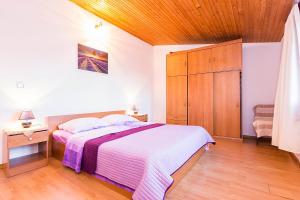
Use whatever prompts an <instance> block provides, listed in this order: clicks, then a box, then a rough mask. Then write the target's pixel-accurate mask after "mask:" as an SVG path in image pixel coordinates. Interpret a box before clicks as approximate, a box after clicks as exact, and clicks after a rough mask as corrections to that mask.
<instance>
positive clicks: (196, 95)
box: [188, 73, 213, 134]
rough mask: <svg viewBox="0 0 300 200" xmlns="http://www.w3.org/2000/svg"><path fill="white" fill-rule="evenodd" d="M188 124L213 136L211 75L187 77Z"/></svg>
mask: <svg viewBox="0 0 300 200" xmlns="http://www.w3.org/2000/svg"><path fill="white" fill-rule="evenodd" d="M188 86H189V88H188V124H189V125H197V126H202V127H203V128H205V129H206V130H207V131H208V132H209V133H210V134H213V73H205V74H196V75H189V76H188Z"/></svg>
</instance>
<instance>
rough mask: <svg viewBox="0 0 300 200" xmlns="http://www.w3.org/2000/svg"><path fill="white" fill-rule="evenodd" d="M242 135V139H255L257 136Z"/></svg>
mask: <svg viewBox="0 0 300 200" xmlns="http://www.w3.org/2000/svg"><path fill="white" fill-rule="evenodd" d="M242 137H243V139H248V140H256V139H257V137H256V136H254V135H243V136H242Z"/></svg>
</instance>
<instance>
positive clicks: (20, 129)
mask: <svg viewBox="0 0 300 200" xmlns="http://www.w3.org/2000/svg"><path fill="white" fill-rule="evenodd" d="M47 130H48V126H46V125H32V126H31V127H30V128H23V127H22V126H17V127H11V128H6V129H4V130H3V131H4V132H5V133H6V134H7V135H17V134H21V133H28V132H39V131H47Z"/></svg>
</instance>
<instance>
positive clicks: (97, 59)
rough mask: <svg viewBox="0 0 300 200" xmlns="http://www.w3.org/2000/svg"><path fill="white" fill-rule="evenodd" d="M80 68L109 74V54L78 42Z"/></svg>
mask: <svg viewBox="0 0 300 200" xmlns="http://www.w3.org/2000/svg"><path fill="white" fill-rule="evenodd" d="M78 69H82V70H87V71H93V72H99V73H104V74H108V54H107V53H106V52H103V51H100V50H96V49H93V48H90V47H87V46H84V45H81V44H78Z"/></svg>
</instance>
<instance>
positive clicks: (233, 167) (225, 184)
mask: <svg viewBox="0 0 300 200" xmlns="http://www.w3.org/2000/svg"><path fill="white" fill-rule="evenodd" d="M0 199H1V200H2V199H3V200H10V199H11V200H23V199H24V200H27V199H30V200H40V199H43V200H48V199H49V200H50V199H51V200H52V199H53V200H61V199H63V200H69V199H70V200H71V199H72V200H77V199H78V200H81V199H101V200H102V199H103V200H105V199H120V200H122V199H126V198H125V197H124V196H122V195H121V194H119V193H118V192H117V191H115V190H112V189H110V188H109V187H108V186H107V184H103V183H102V182H100V181H99V180H98V179H96V178H94V177H91V176H90V175H87V174H85V173H81V174H79V175H78V174H76V173H74V172H73V171H72V170H70V169H67V168H64V167H62V165H61V164H60V162H59V161H57V160H54V159H50V164H49V166H47V167H44V168H41V169H38V170H35V171H31V172H28V173H25V174H22V175H18V176H15V177H12V178H6V177H5V176H4V174H3V172H2V171H0ZM166 199H167V200H172V199H174V200H183V199H184V200H186V199H192V200H196V199H197V200H201V199H224V200H225V199H226V200H227V199H228V200H229V199H230V200H232V199H239V200H240V199H253V200H254V199H255V200H260V199H262V200H265V199H278V200H280V199H300V168H299V166H298V165H297V164H296V163H295V162H294V161H293V159H292V158H291V157H290V155H289V154H288V153H287V152H284V151H280V150H277V149H276V148H274V147H271V146H269V145H267V144H259V145H258V146H256V144H255V143H254V142H252V141H246V142H240V141H234V140H226V139H217V145H216V146H212V147H211V149H210V151H209V152H206V153H205V154H204V155H203V156H202V157H201V158H200V160H199V161H198V163H197V164H196V165H195V166H194V167H193V168H192V169H191V171H190V172H189V173H188V174H187V175H186V176H185V178H184V179H183V180H182V181H181V182H180V183H179V184H178V185H177V187H176V188H175V189H174V190H173V191H172V192H171V193H170V194H169V195H168V196H167V197H166Z"/></svg>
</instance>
